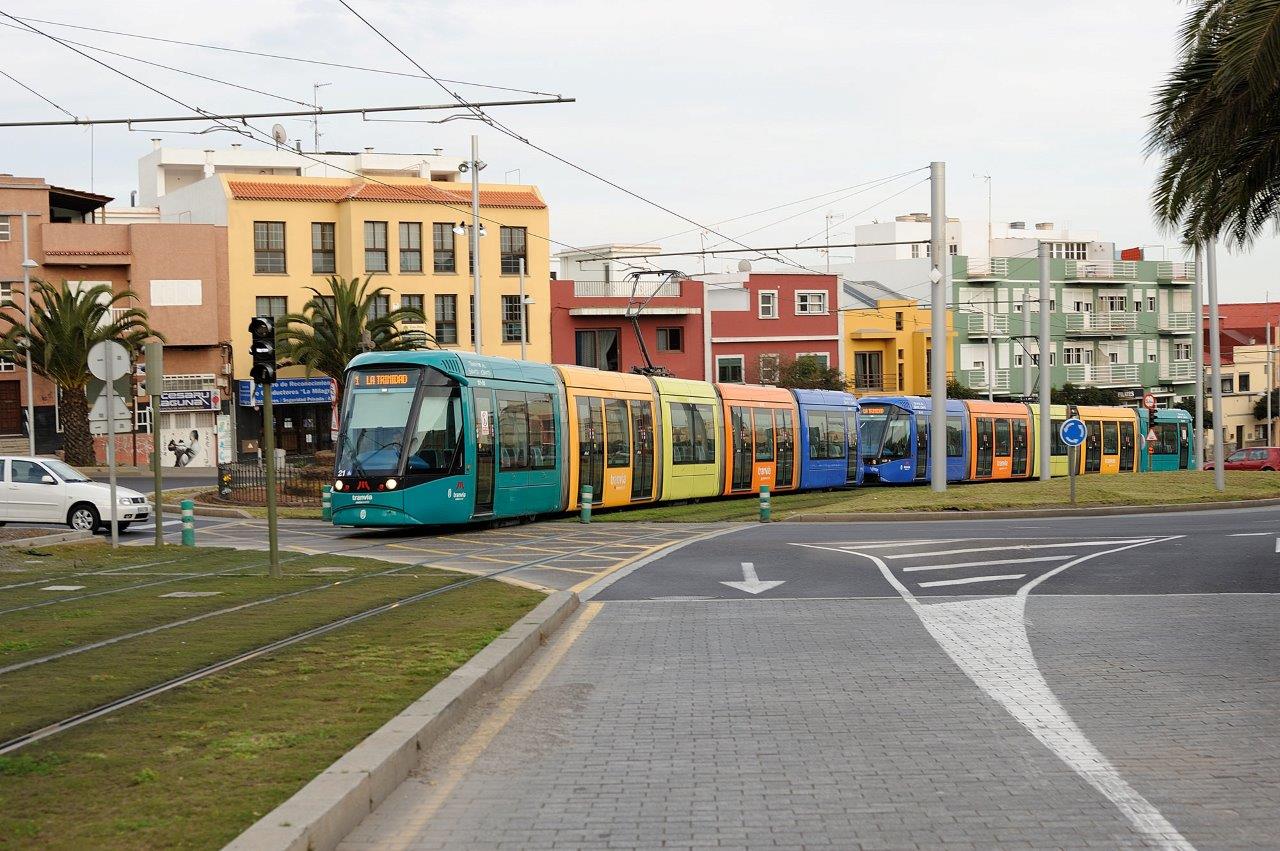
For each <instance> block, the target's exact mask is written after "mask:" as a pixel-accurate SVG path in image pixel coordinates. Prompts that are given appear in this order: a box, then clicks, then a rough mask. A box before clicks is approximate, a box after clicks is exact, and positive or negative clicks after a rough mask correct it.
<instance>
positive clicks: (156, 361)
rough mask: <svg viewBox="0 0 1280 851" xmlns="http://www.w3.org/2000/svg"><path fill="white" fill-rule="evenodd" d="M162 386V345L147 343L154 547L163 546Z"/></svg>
mask: <svg viewBox="0 0 1280 851" xmlns="http://www.w3.org/2000/svg"><path fill="white" fill-rule="evenodd" d="M163 386H164V343H147V395H148V396H149V397H150V398H151V476H152V480H153V485H154V490H155V506H154V507H153V509H152V510H153V511H154V512H155V513H154V517H153V519H154V520H155V523H156V546H157V547H163V546H164V512H163V511H161V509H160V506H161V501H160V499H161V491H162V490H163V489H164V478H163V476H162V475H161V473H160V393H161V392H162V388H163Z"/></svg>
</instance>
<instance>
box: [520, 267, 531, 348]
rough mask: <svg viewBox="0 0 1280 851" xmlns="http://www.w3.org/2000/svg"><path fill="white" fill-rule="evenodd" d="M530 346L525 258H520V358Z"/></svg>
mask: <svg viewBox="0 0 1280 851" xmlns="http://www.w3.org/2000/svg"><path fill="white" fill-rule="evenodd" d="M528 347H529V305H527V304H525V303H524V258H523V257H521V258H520V360H525V356H526V351H525V350H526V349H527V348H528Z"/></svg>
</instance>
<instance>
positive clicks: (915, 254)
mask: <svg viewBox="0 0 1280 851" xmlns="http://www.w3.org/2000/svg"><path fill="white" fill-rule="evenodd" d="M911 259H912V260H918V259H920V243H918V242H913V243H911Z"/></svg>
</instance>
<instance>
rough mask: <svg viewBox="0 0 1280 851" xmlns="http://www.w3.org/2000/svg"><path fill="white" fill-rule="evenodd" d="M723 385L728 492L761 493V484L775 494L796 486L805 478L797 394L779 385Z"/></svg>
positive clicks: (721, 386) (720, 389) (725, 473)
mask: <svg viewBox="0 0 1280 851" xmlns="http://www.w3.org/2000/svg"><path fill="white" fill-rule="evenodd" d="M718 389H719V391H720V400H721V405H722V406H721V410H720V415H721V417H723V418H724V422H725V423H726V425H727V427H728V429H727V431H726V437H727V442H728V445H727V446H726V447H725V450H724V493H726V494H742V493H759V492H760V487H761V486H762V485H768V486H769V489H770V490H771V491H773V492H775V493H776V492H785V491H789V490H794V489H795V488H796V486H797V485H798V484H799V482H800V469H799V464H798V461H797V459H796V457H795V451H796V450H795V447H796V439H795V438H796V428H797V424H798V423H799V421H800V410H799V407H798V406H797V405H796V402H795V397H794V396H792V395H791V392H790V391H788V390H783V389H780V388H777V387H759V386H752V385H748V384H720V385H718ZM779 472H781V474H782V475H781V478H780V477H779Z"/></svg>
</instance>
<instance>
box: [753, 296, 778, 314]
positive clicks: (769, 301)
mask: <svg viewBox="0 0 1280 851" xmlns="http://www.w3.org/2000/svg"><path fill="white" fill-rule="evenodd" d="M759 304H760V310H759V311H758V315H759V317H760V318H761V319H777V318H778V291H777V290H761V291H760V295H759Z"/></svg>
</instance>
